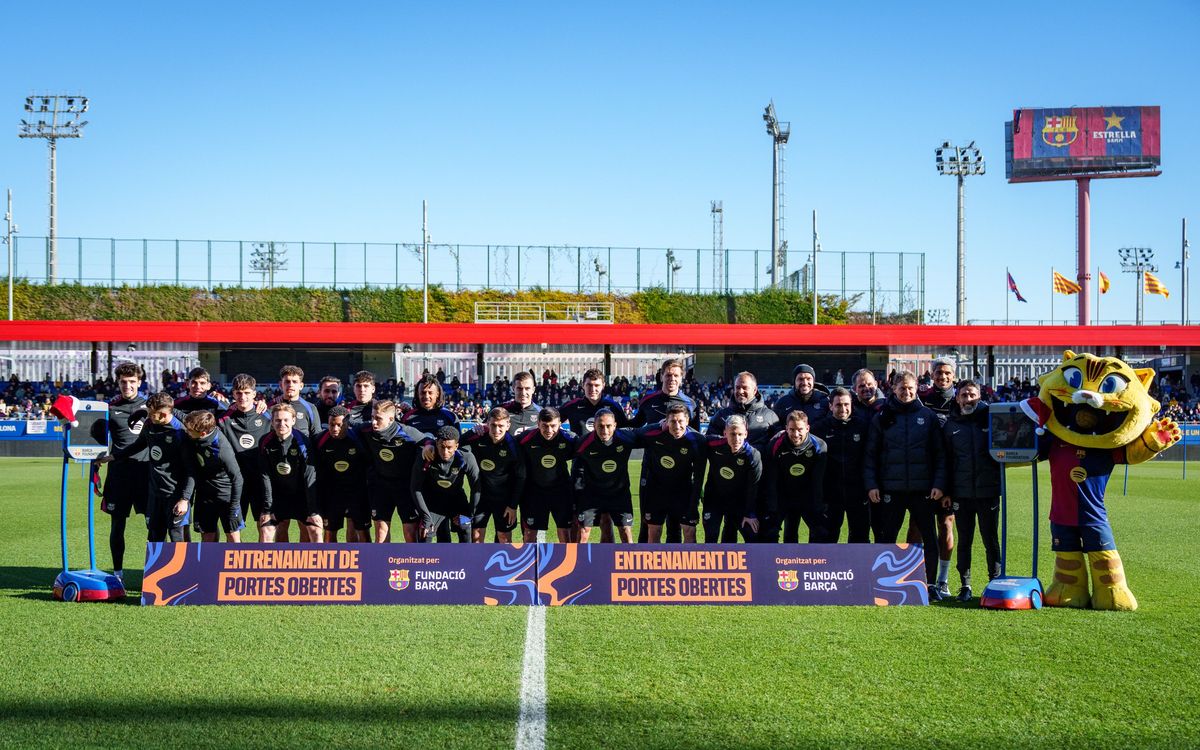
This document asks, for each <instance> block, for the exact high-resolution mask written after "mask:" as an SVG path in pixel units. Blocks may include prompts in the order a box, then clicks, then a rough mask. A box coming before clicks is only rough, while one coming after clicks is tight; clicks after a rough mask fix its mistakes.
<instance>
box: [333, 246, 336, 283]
mask: <svg viewBox="0 0 1200 750" xmlns="http://www.w3.org/2000/svg"><path fill="white" fill-rule="evenodd" d="M333 288H334V289H337V243H336V242H335V243H333Z"/></svg>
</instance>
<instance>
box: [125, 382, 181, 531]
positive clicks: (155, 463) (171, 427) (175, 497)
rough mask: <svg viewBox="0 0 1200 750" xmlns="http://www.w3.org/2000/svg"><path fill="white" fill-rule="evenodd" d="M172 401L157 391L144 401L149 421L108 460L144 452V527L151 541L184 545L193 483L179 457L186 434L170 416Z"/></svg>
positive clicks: (177, 421)
mask: <svg viewBox="0 0 1200 750" xmlns="http://www.w3.org/2000/svg"><path fill="white" fill-rule="evenodd" d="M174 403H175V400H174V399H173V398H171V396H170V395H169V394H168V393H166V392H165V391H159V392H158V393H155V394H154V395H153V396H151V397H150V398H149V399H148V400H147V401H146V410H147V413H148V414H149V419H148V421H147V424H146V425H145V427H143V428H142V431H141V432H140V433H139V434H138V436H137V439H136V440H134V441H133V442H132V443H130V444H129V445H126V446H125V447H123V448H118V449H115V450H113V452H112V456H111V459H105V461H108V460H112V461H121V460H128V459H129V458H130V457H131V456H136V455H138V453H140V452H142V451H145V454H146V458H147V463H148V471H147V474H146V482H147V489H146V491H147V502H146V528H147V530H148V532H149V533H148V535H147V539H148V540H149V541H151V542H161V541H164V540H169V541H172V542H186V541H188V540H189V539H190V536H191V535H190V533H189V529H188V524H189V523H190V520H191V503H189V502H188V501H187V500H185V499H184V498H185V497H191V496H192V491H193V487H194V484H195V480H194V479H193V478H192V476H191V474H189V473H188V471H187V466H186V464H185V459H184V457H183V451H184V444H185V442H186V441H187V439H188V438H187V432H185V431H184V429H183V423H182V422H180V421H179V420H178V419H176V418H175V416H174Z"/></svg>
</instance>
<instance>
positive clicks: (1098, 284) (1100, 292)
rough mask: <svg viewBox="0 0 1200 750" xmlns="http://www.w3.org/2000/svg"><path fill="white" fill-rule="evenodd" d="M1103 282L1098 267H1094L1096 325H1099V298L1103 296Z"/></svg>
mask: <svg viewBox="0 0 1200 750" xmlns="http://www.w3.org/2000/svg"><path fill="white" fill-rule="evenodd" d="M1103 287H1104V280H1103V279H1101V278H1100V266H1096V325H1100V297H1101V296H1103V295H1104V289H1103Z"/></svg>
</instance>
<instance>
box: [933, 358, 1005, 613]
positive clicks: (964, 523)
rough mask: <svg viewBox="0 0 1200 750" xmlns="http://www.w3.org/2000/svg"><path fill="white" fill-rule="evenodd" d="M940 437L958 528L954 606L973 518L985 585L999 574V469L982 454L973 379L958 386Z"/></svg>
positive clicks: (984, 443)
mask: <svg viewBox="0 0 1200 750" xmlns="http://www.w3.org/2000/svg"><path fill="white" fill-rule="evenodd" d="M954 401H955V408H954V410H953V411H951V413H950V416H949V418H947V420H946V424H945V425H943V426H942V434H943V435H944V436H945V439H946V476H947V477H949V479H950V482H949V485H950V486H949V491H950V493H949V494H950V498H951V508H952V509H953V510H954V518H955V522H956V525H957V526H958V575H959V576H960V577H961V578H962V588H961V589H959V592H958V600H959V601H960V602H965V601H969V600H970V599H971V596H972V592H971V542H972V540H973V538H974V537H975V518H976V516H978V518H979V536H980V538H981V539H983V548H984V550H985V551H986V553H987V568H988V580H989V581H990V580H992V579H993V578H995V577H997V576H999V575H1000V535H999V533H998V530H997V527H998V526H999V523H1000V472H1001V467H1000V464H998V463H996V461H995V460H994V459H993V458H992V456H991V454H990V453H988V410H987V407H986V406H982V407H981V406H980V404H979V385H978V384H976V383H975V381H973V380H963V381H960V382H959V384H958V393H957V394H955V397H954Z"/></svg>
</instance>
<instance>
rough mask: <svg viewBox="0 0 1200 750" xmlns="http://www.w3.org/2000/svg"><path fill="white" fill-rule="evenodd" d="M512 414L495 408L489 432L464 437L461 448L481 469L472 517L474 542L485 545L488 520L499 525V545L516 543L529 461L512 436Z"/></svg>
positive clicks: (489, 423)
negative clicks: (514, 534)
mask: <svg viewBox="0 0 1200 750" xmlns="http://www.w3.org/2000/svg"><path fill="white" fill-rule="evenodd" d="M509 421H510V419H509V416H508V410H506V409H505V408H504V407H502V406H497V407H494V408H493V409H492V410H491V411H490V412H489V413H488V421H487V425H486V430H485V431H483V432H476V431H474V430H469V431H467V432H464V433H463V436H462V439H461V442H460V443H459V447H460V449H461V450H463V451H467V452H470V453H471V455H472V456H474V457H475V463H476V464H477V465H478V466H479V504H478V505H477V506H476V507H475V511H474V515H473V516H472V517H471V541H473V542H482V541H484V538H485V537H486V535H487V527H488V520H489V519H491V521H492V522H493V523H495V525H496V537H495V538H496V541H497V542H503V543H505V544H507V543H509V542H511V541H512V530H513V529H514V528H516V526H517V508H519V507H520V505H521V494H522V492H523V491H524V488H525V459H524V457H523V456H522V455H521V450H520V447H519V446H518V445H517V439H516V438H514V437H513V436H512V435H511V434H509V432H508V428H509Z"/></svg>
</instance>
